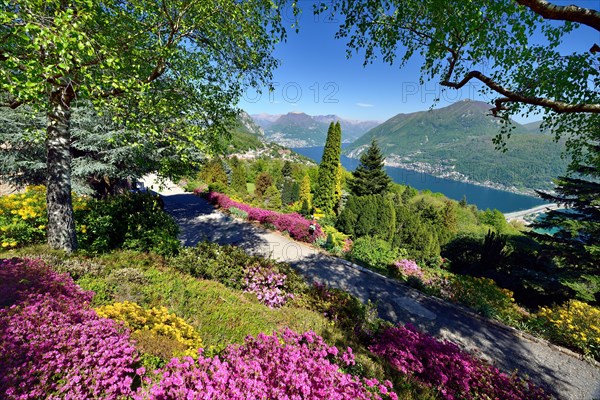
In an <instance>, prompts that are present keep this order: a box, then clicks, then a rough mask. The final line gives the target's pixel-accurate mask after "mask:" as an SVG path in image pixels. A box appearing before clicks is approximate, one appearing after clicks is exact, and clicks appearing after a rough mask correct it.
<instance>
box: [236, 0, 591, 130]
mask: <svg viewBox="0 0 600 400" xmlns="http://www.w3.org/2000/svg"><path fill="white" fill-rule="evenodd" d="M357 1H360V0H357ZM569 3H571V2H569ZM577 3H578V4H581V5H584V6H587V7H590V8H595V9H600V0H584V1H579V2H577ZM299 4H300V7H301V8H302V10H303V13H302V15H301V17H300V30H299V33H295V32H294V31H293V30H290V31H289V33H288V40H287V42H285V43H281V44H279V45H278V46H277V49H276V51H275V56H276V57H277V58H278V59H280V60H281V62H282V65H281V66H280V67H279V68H278V69H277V70H276V71H275V73H274V78H273V81H274V85H275V90H274V91H273V92H272V93H269V92H268V91H267V90H264V91H263V93H261V94H259V93H257V92H256V91H255V90H253V89H250V90H248V91H247V92H246V93H245V94H244V96H243V99H242V100H241V102H240V103H239V106H240V107H241V108H242V109H244V110H246V111H247V112H248V113H250V114H260V113H267V114H285V113H288V112H300V111H302V112H305V113H307V114H310V115H326V114H336V115H339V116H341V117H344V118H348V119H357V120H379V121H384V120H387V119H389V118H391V117H392V116H394V115H396V114H398V113H401V112H402V113H407V112H414V111H422V110H426V109H428V108H429V107H431V106H432V105H433V104H434V99H435V98H436V97H438V96H439V97H440V102H439V103H437V105H436V107H442V106H445V105H448V104H450V103H453V102H455V101H458V100H462V99H466V98H469V99H475V100H483V101H488V100H489V99H487V98H485V97H481V95H480V94H479V93H478V91H477V86H469V87H465V88H463V90H461V91H456V90H452V89H444V88H442V87H440V85H439V84H438V83H437V82H436V81H431V82H427V83H426V84H425V85H423V86H420V85H419V77H420V71H419V68H420V65H421V64H420V60H419V59H418V58H417V57H415V58H413V60H411V62H410V63H409V65H407V66H405V67H404V68H402V69H400V68H399V67H398V66H390V65H388V64H384V63H383V62H382V61H375V62H374V63H373V64H370V65H367V66H366V67H363V58H362V56H361V55H354V56H353V57H352V58H350V59H347V58H346V47H345V41H344V40H343V39H342V40H339V39H335V38H334V34H335V32H336V31H337V26H338V25H339V21H337V23H336V21H328V20H327V19H326V18H325V16H313V14H312V2H311V1H301V2H299ZM287 19H288V24H291V22H292V19H293V18H292V16H291V15H290V16H289V18H287ZM590 35H593V36H596V37H597V38H596V39H595V42H596V43H599V42H600V34H598V32H596V31H593V30H591V29H585V28H582V29H580V30H578V31H577V32H575V33H574V34H572V35H571V36H570V37H569V39H568V40H569V41H568V42H565V43H564V44H563V46H562V47H563V48H562V49H561V50H562V51H565V52H574V51H580V50H582V49H585V50H587V49H589V48H590V47H591V45H592V44H593V41H594V37H593V36H592V37H590ZM536 118H537V119H539V117H534V118H533V119H536ZM515 119H516V120H517V121H519V122H526V120H525V119H523V118H515Z"/></svg>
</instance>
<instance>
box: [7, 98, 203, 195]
mask: <svg viewBox="0 0 600 400" xmlns="http://www.w3.org/2000/svg"><path fill="white" fill-rule="evenodd" d="M112 117H113V116H112V115H111V114H110V113H109V112H104V113H99V112H97V111H96V110H94V108H93V107H92V105H91V104H89V103H88V102H79V103H78V104H77V106H74V107H73V111H72V117H71V118H72V119H71V134H72V142H71V156H72V162H71V174H72V175H71V176H72V187H73V190H74V191H75V192H77V193H80V194H89V195H94V196H96V197H103V196H106V195H109V194H115V193H117V192H119V191H122V190H126V189H128V185H129V183H130V182H131V181H134V180H136V179H138V178H140V177H141V176H143V175H144V174H146V173H149V172H153V171H155V170H156V169H157V166H158V165H163V166H167V165H169V166H168V168H169V169H170V170H171V171H176V170H181V171H183V170H187V169H188V168H189V164H190V163H191V162H196V161H199V160H200V159H201V155H200V154H199V153H198V152H197V151H195V148H194V147H187V148H185V149H181V150H176V149H175V148H173V147H172V146H170V145H169V143H168V142H167V141H165V140H162V141H159V140H154V141H147V140H144V137H143V136H140V135H138V134H137V133H136V132H135V131H131V130H127V129H126V128H125V126H123V124H118V123H116V122H114V121H113V118H112ZM0 121H1V123H0V143H3V144H4V146H2V147H0V174H1V175H2V178H3V179H4V180H8V181H9V182H11V183H13V184H15V185H17V186H23V185H42V184H44V182H45V181H46V176H47V170H46V164H47V162H46V150H45V143H44V136H45V133H44V125H45V116H44V114H43V113H41V112H35V111H34V110H32V109H31V108H30V107H27V106H22V107H19V108H17V109H15V110H12V109H9V108H0ZM132 138H135V141H136V145H135V146H132V145H131V139H132ZM182 155H184V157H182ZM182 158H185V159H186V160H187V161H186V163H185V164H186V165H177V164H180V163H181V159H182Z"/></svg>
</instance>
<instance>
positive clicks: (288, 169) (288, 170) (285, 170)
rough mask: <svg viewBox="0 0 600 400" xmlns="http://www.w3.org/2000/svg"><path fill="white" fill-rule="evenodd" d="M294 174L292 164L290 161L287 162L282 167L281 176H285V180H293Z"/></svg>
mask: <svg viewBox="0 0 600 400" xmlns="http://www.w3.org/2000/svg"><path fill="white" fill-rule="evenodd" d="M292 172H293V169H292V163H291V162H290V161H289V160H285V162H284V163H283V167H281V175H283V177H284V178H291V177H292Z"/></svg>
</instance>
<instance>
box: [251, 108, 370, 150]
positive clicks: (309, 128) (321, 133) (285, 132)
mask: <svg viewBox="0 0 600 400" xmlns="http://www.w3.org/2000/svg"><path fill="white" fill-rule="evenodd" d="M252 118H253V119H254V121H255V122H256V123H257V124H258V125H259V126H260V127H261V128H262V129H263V130H264V132H265V136H266V138H267V139H268V140H271V141H274V142H276V143H278V144H280V145H283V146H287V147H310V146H323V145H325V139H326V138H327V129H328V127H329V124H330V123H331V122H337V121H339V122H340V124H341V126H342V141H343V142H345V143H349V142H353V141H355V140H356V139H358V138H359V137H361V136H362V135H364V134H365V133H366V132H367V131H369V130H370V129H371V128H374V127H375V126H377V125H379V124H380V121H356V120H349V119H344V118H341V117H338V116H337V115H308V114H305V113H302V112H290V113H287V114H283V115H271V114H255V115H252Z"/></svg>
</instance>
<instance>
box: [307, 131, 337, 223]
mask: <svg viewBox="0 0 600 400" xmlns="http://www.w3.org/2000/svg"><path fill="white" fill-rule="evenodd" d="M341 152H342V128H341V127H340V123H339V122H337V123H336V124H334V123H333V122H332V123H330V124H329V129H328V131H327V139H326V141H325V148H324V149H323V157H322V158H321V163H320V164H319V175H318V178H317V187H316V188H315V198H314V206H315V207H317V208H319V209H320V210H321V211H322V212H324V213H325V214H331V213H333V212H334V210H335V209H336V195H335V191H336V186H337V180H338V178H339V174H338V170H339V165H340V155H341Z"/></svg>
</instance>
